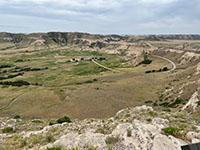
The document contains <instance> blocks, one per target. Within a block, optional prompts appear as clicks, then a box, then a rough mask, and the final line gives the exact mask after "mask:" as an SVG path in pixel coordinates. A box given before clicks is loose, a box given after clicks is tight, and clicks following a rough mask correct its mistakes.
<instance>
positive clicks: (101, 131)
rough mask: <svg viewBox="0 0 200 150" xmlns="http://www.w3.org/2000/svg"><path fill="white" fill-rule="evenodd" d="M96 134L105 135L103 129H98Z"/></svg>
mask: <svg viewBox="0 0 200 150" xmlns="http://www.w3.org/2000/svg"><path fill="white" fill-rule="evenodd" d="M96 133H101V134H105V133H106V132H105V130H104V129H103V128H98V129H97V130H96Z"/></svg>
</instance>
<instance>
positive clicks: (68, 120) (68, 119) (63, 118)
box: [56, 116, 72, 124]
mask: <svg viewBox="0 0 200 150" xmlns="http://www.w3.org/2000/svg"><path fill="white" fill-rule="evenodd" d="M56 122H57V123H59V124H62V123H64V122H67V123H71V122H72V121H71V120H70V118H69V117H66V116H64V117H62V118H59V119H58V120H57V121H56Z"/></svg>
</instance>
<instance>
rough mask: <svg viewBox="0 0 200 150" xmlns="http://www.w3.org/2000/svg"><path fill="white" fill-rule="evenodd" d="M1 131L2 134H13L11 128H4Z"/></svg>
mask: <svg viewBox="0 0 200 150" xmlns="http://www.w3.org/2000/svg"><path fill="white" fill-rule="evenodd" d="M2 131H3V133H12V132H14V129H13V128H12V127H6V128H4V129H3V130H2Z"/></svg>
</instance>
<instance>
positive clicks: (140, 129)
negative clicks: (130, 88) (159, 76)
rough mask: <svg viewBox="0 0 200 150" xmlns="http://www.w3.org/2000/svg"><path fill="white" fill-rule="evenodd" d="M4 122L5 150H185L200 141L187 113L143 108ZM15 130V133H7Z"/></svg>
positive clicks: (0, 139)
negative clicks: (106, 114)
mask: <svg viewBox="0 0 200 150" xmlns="http://www.w3.org/2000/svg"><path fill="white" fill-rule="evenodd" d="M50 121H51V122H54V120H39V119H34V120H25V119H9V118H1V119H0V128H1V130H2V131H3V132H4V133H3V132H2V133H1V134H0V149H1V150H16V149H24V150H26V149H32V150H40V149H41V150H46V149H49V150H60V149H64V150H79V149H80V150H181V146H182V145H186V144H188V143H195V142H199V141H200V132H199V131H200V125H199V120H198V118H195V117H193V116H192V115H191V114H188V113H186V112H177V113H171V112H162V111H159V112H157V111H155V110H153V108H152V107H149V106H141V107H135V108H127V109H124V110H121V111H119V112H118V113H117V114H116V116H115V117H113V118H109V119H105V120H100V119H85V120H82V121H80V120H72V122H71V123H62V124H54V123H50V125H48V124H49V122H50ZM8 128H12V130H11V131H10V130H5V129H8Z"/></svg>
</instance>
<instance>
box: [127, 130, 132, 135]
mask: <svg viewBox="0 0 200 150" xmlns="http://www.w3.org/2000/svg"><path fill="white" fill-rule="evenodd" d="M131 135H132V131H131V129H128V130H127V137H131Z"/></svg>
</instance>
